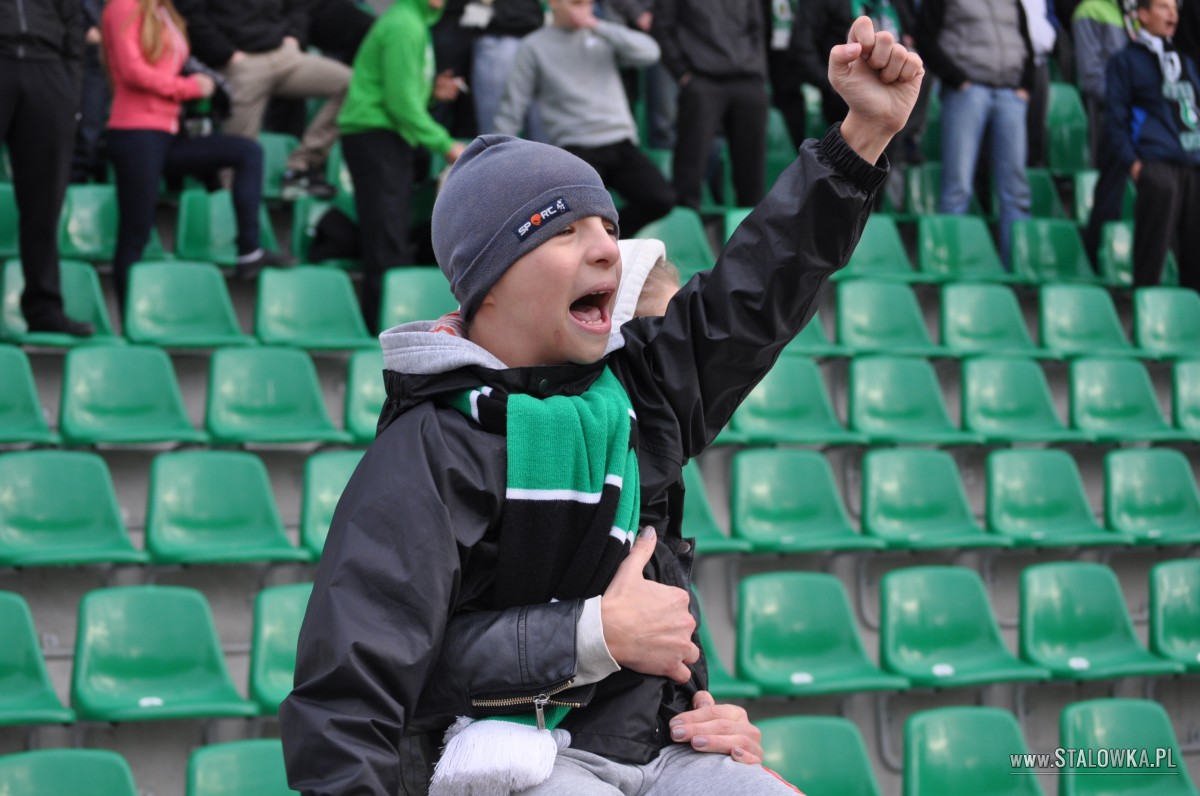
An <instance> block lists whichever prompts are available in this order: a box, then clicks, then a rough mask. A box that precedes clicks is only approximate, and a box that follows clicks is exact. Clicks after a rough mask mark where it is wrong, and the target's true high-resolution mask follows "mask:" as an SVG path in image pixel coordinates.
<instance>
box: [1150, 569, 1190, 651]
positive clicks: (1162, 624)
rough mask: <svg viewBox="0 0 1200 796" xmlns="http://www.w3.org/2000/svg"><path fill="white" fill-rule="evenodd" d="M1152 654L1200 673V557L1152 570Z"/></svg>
mask: <svg viewBox="0 0 1200 796" xmlns="http://www.w3.org/2000/svg"><path fill="white" fill-rule="evenodd" d="M1150 651H1151V652H1153V653H1155V654H1156V655H1160V656H1162V657H1164V658H1167V659H1169V660H1173V661H1179V662H1180V663H1182V664H1183V665H1184V668H1185V669H1186V670H1187V671H1188V672H1191V673H1193V674H1195V673H1196V672H1200V558H1183V559H1179V560H1178V561H1163V562H1162V563H1161V564H1155V565H1154V568H1153V569H1151V570H1150Z"/></svg>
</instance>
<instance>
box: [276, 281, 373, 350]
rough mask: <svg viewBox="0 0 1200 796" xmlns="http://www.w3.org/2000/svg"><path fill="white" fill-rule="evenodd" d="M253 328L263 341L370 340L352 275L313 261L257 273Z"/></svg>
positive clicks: (292, 342) (295, 343)
mask: <svg viewBox="0 0 1200 796" xmlns="http://www.w3.org/2000/svg"><path fill="white" fill-rule="evenodd" d="M254 333H255V335H256V336H257V337H258V338H259V339H260V340H262V341H263V342H264V343H273V344H281V345H301V346H306V347H307V346H310V345H311V344H312V343H313V342H314V341H318V340H320V339H322V338H324V339H329V340H336V341H343V340H351V339H356V338H357V339H361V340H362V341H363V342H364V343H369V342H371V339H372V338H371V335H370V333H369V332H368V331H367V324H366V321H364V320H363V317H362V312H361V311H359V308H358V299H357V298H356V297H355V295H354V285H353V283H351V281H350V275H349V274H347V273H346V272H345V271H341V270H338V269H337V268H329V267H327V266H316V265H301V266H296V267H295V268H287V269H280V268H268V269H266V270H265V271H263V272H262V273H261V274H260V275H259V277H258V300H257V304H256V308H255V312H254Z"/></svg>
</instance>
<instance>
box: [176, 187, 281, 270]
mask: <svg viewBox="0 0 1200 796" xmlns="http://www.w3.org/2000/svg"><path fill="white" fill-rule="evenodd" d="M258 224H259V241H260V243H261V245H262V247H263V248H264V249H268V250H270V251H273V252H277V251H279V244H278V243H277V242H276V241H275V231H274V227H272V226H271V218H270V216H269V215H267V208H266V205H263V206H261V207H260V208H259V213H258ZM236 237H237V218H236V217H235V216H234V213H233V199H232V197H231V196H230V194H229V191H225V190H221V191H213V192H212V193H208V192H207V191H205V190H203V189H201V188H188V189H187V190H185V191H183V192H182V193H181V194H180V195H179V215H178V217H177V219H176V225H175V256H176V257H178V258H179V259H181V260H199V261H200V262H206V263H216V264H217V265H224V266H232V265H234V264H235V263H237V256H238V254H237V242H236Z"/></svg>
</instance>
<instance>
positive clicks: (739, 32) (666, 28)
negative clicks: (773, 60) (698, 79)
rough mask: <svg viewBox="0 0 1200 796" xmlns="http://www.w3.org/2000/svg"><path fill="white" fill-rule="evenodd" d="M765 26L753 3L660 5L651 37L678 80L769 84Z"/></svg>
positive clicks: (702, 0) (725, 0)
mask: <svg viewBox="0 0 1200 796" xmlns="http://www.w3.org/2000/svg"><path fill="white" fill-rule="evenodd" d="M765 27H766V21H765V20H764V19H763V15H762V6H761V4H759V3H756V2H754V1H753V0H658V2H657V3H655V6H654V25H653V26H652V28H651V30H650V33H651V34H652V35H653V36H654V38H655V39H656V40H657V41H658V45H659V47H661V48H662V63H663V66H665V67H666V68H667V69H668V70H669V71H670V72H671V74H672V75H674V76H675V77H676V79H678V78H681V77H683V76H684V75H686V74H688V73H689V72H690V73H695V74H697V75H703V76H704V77H709V78H715V79H718V80H720V79H723V78H744V77H761V78H762V79H763V81H766V79H767V51H766V45H765V42H766V33H765V32H764V28H765Z"/></svg>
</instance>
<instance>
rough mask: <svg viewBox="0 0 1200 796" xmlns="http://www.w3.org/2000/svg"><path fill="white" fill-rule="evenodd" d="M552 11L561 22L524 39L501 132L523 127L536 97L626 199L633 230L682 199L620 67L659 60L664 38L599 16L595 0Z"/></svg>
mask: <svg viewBox="0 0 1200 796" xmlns="http://www.w3.org/2000/svg"><path fill="white" fill-rule="evenodd" d="M550 11H551V14H552V15H553V20H554V24H552V25H550V26H548V27H545V28H542V29H541V30H538V31H535V32H534V33H531V34H529V35H528V36H526V37H525V38H524V39H522V40H521V46H520V48H519V49H518V50H517V56H516V58H515V59H514V60H513V66H512V71H510V72H509V73H508V82H507V84H506V85H505V88H504V97H503V99H501V101H500V108H499V110H498V111H497V112H496V132H498V133H504V134H505V135H518V134H519V133H520V132H521V128H522V127H523V126H524V119H525V116H526V114H527V113H528V112H529V107H530V105H532V104H533V102H534V101H536V102H537V107H538V110H539V111H540V113H541V119H542V123H543V124H544V125H545V127H546V134H547V135H548V136H549V139H550V143H551V144H554V145H555V146H560V147H562V148H563V149H566V150H567V151H568V152H571V153H572V154H575V155H578V156H579V157H580V158H581V159H582V160H584V161H585V162H586V163H588V164H589V165H590V166H592V168H594V169H595V170H596V171H597V172H598V173H599V174H600V178H601V179H602V180H604V184H605V185H607V186H609V187H610V188H613V189H614V190H616V192H617V193H618V194H620V195H621V198H622V199H624V200H625V207H623V208H622V209H621V218H620V222H621V229H622V231H623V232H624V234H625V235H627V236H630V237H632V236H633V235H634V234H635V233H636V232H637V230H639V229H641V228H642V227H643V226H645V225H646V224H649V223H650V222H651V221H654V220H655V219H658V218H661V217H663V216H665V215H666V214H667V213H669V212H670V210H671V207H672V206H673V205H674V204H675V192H674V191H672V190H671V186H670V185H669V184H668V183H667V180H666V178H665V177H663V175H662V172H660V171H659V170H658V167H657V166H656V165H654V162H653V161H652V160H650V158H648V157H646V155H645V154H644V153H643V152H642V151H641V150H640V149H638V145H637V126H636V125H635V124H634V121H633V115H632V114H631V113H630V112H629V100H628V99H627V98H626V96H625V87H624V85H623V84H622V82H621V73H620V71H619V68H623V67H642V66H650V65H651V64H653V63H655V62H657V61H658V54H659V53H658V44H657V43H655V41H654V39H652V38H651V37H650V36H648V35H646V34H645V33H642V32H640V31H636V30H633V29H632V28H627V27H625V26H624V25H618V24H616V23H614V22H606V21H604V20H599V19H596V15H595V13H594V11H593V0H550Z"/></svg>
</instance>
